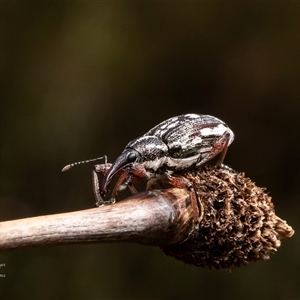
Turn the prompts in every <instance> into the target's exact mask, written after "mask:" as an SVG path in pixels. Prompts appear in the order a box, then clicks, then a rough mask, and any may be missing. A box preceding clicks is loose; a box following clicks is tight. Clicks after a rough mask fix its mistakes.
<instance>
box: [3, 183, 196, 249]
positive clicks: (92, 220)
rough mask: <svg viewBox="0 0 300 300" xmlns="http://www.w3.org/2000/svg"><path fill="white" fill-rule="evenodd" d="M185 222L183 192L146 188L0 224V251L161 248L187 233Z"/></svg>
mask: <svg viewBox="0 0 300 300" xmlns="http://www.w3.org/2000/svg"><path fill="white" fill-rule="evenodd" d="M178 208H180V209H178ZM191 220H193V210H192V207H191V201H190V196H189V193H188V192H187V191H185V190H183V189H175V188H173V189H169V190H166V191H158V190H156V191H149V192H143V193H140V194H137V195H134V196H132V197H130V198H128V199H127V200H124V201H120V202H117V203H116V204H112V205H107V206H102V207H98V208H92V209H87V210H82V211H75V212H69V213H62V214H55V215H48V216H39V217H33V218H27V219H20V220H13V221H6V222H2V223H0V251H5V250H10V249H14V248H21V247H28V246H44V245H58V244H70V243H94V242H136V243H142V244H146V245H156V246H158V245H160V246H161V245H164V244H172V243H176V242H179V241H181V240H182V239H183V238H184V237H186V236H188V234H189V232H190V231H191V230H192V228H193V222H192V221H191Z"/></svg>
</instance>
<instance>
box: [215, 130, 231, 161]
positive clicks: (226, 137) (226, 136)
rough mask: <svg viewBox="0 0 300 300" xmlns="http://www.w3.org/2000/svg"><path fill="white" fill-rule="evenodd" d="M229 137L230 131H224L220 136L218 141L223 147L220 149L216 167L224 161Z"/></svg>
mask: <svg viewBox="0 0 300 300" xmlns="http://www.w3.org/2000/svg"><path fill="white" fill-rule="evenodd" d="M229 138H230V133H229V132H226V133H225V136H224V137H222V138H221V139H220V141H219V143H220V145H222V146H221V147H222V148H223V150H222V151H221V154H220V157H219V159H218V162H217V164H216V167H220V166H221V165H222V164H223V161H224V158H225V155H226V153H227V149H228V144H229ZM223 143H224V144H223Z"/></svg>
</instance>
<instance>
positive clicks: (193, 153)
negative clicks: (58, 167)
mask: <svg viewBox="0 0 300 300" xmlns="http://www.w3.org/2000/svg"><path fill="white" fill-rule="evenodd" d="M233 140H234V134H233V132H232V130H231V129H230V128H229V127H228V126H227V125H226V124H225V123H224V122H223V121H221V120H220V119H218V118H216V117H213V116H209V115H199V114H184V115H180V116H177V117H173V118H170V119H168V120H165V121H163V122H161V123H160V124H158V125H156V126H155V127H153V128H152V129H150V130H149V131H148V132H147V133H145V134H144V135H143V136H141V137H139V138H136V139H134V140H132V141H130V142H129V143H128V144H127V146H126V147H125V149H124V151H123V152H122V153H121V155H120V156H119V157H118V158H117V159H116V160H115V162H114V163H113V164H107V163H106V161H105V164H100V165H95V167H94V171H93V172H95V173H104V176H103V179H102V181H101V184H100V185H99V183H98V176H96V174H94V175H93V183H94V193H95V196H96V199H97V203H100V204H101V205H102V204H105V203H107V202H106V201H103V200H102V197H105V195H106V193H107V190H108V186H109V184H110V182H111V181H112V179H113V178H114V177H115V176H117V177H119V179H118V181H117V183H116V184H115V186H114V188H113V191H112V199H111V201H110V202H109V203H111V202H114V198H115V196H116V194H117V192H118V191H119V190H121V189H124V188H126V187H128V188H129V189H130V190H131V192H133V193H134V192H136V191H135V188H134V187H133V185H132V181H133V180H134V181H138V180H139V179H146V180H149V179H151V178H153V177H155V176H156V175H157V174H167V175H168V176H172V174H176V172H179V171H186V170H189V169H192V168H200V167H201V166H202V165H203V164H205V163H206V162H208V161H209V160H211V159H212V158H214V157H215V156H217V155H218V154H219V159H218V162H217V164H216V166H217V167H219V166H221V165H222V163H223V160H224V157H225V155H226V152H227V148H228V146H229V145H230V144H231V143H232V142H233ZM105 159H106V157H105ZM73 165H76V163H74V164H71V165H68V166H66V167H65V168H64V169H69V168H70V167H71V166H73Z"/></svg>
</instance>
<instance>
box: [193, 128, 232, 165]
mask: <svg viewBox="0 0 300 300" xmlns="http://www.w3.org/2000/svg"><path fill="white" fill-rule="evenodd" d="M229 139H230V133H229V132H226V133H225V134H224V136H222V137H221V138H220V139H219V140H218V141H217V142H216V143H215V144H214V146H213V147H212V149H211V151H210V153H209V154H208V155H207V156H205V157H204V158H203V159H202V160H201V161H200V162H198V164H197V167H199V166H201V165H204V164H205V163H206V162H208V161H209V160H211V159H212V158H214V157H215V156H216V155H218V154H219V153H220V157H219V159H218V161H217V163H216V167H220V166H221V165H222V163H223V160H224V158H225V155H226V152H227V149H228V144H229Z"/></svg>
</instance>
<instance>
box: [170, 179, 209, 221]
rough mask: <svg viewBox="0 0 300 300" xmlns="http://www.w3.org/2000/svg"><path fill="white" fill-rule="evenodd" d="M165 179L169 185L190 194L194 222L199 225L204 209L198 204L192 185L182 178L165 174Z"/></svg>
mask: <svg viewBox="0 0 300 300" xmlns="http://www.w3.org/2000/svg"><path fill="white" fill-rule="evenodd" d="M166 175H167V178H168V180H169V182H170V184H171V185H173V186H174V187H176V188H179V189H186V190H188V191H189V192H190V196H191V203H192V207H193V210H194V222H195V223H196V224H197V223H199V220H201V219H202V217H203V214H204V209H203V206H202V204H201V203H200V201H199V199H198V196H197V193H196V192H195V189H194V186H193V184H192V183H191V182H190V181H189V180H188V179H186V178H185V177H182V176H176V177H175V176H171V175H169V174H166Z"/></svg>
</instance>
